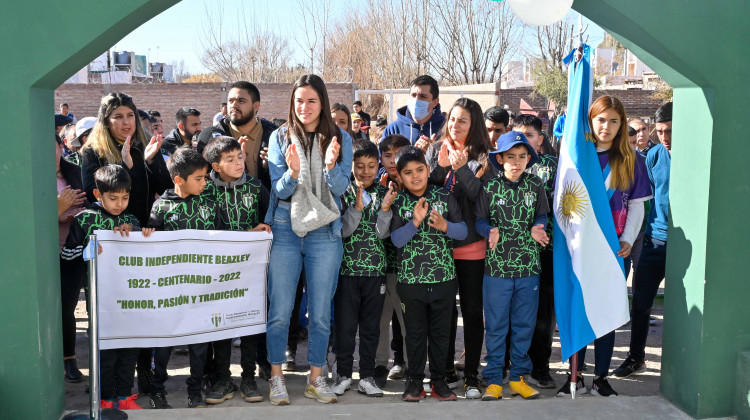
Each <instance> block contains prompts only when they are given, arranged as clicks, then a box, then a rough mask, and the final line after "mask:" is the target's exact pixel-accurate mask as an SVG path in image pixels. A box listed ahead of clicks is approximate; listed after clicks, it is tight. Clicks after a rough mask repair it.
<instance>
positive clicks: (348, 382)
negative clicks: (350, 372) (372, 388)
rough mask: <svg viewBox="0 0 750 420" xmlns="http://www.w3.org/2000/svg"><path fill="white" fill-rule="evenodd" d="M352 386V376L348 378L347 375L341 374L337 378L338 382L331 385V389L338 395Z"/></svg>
mask: <svg viewBox="0 0 750 420" xmlns="http://www.w3.org/2000/svg"><path fill="white" fill-rule="evenodd" d="M351 386H352V378H347V377H346V376H339V377H337V378H336V382H335V383H334V384H333V386H332V387H331V390H332V391H333V392H334V393H335V394H336V395H344V392H346V391H347V390H348V389H349V388H350V387H351Z"/></svg>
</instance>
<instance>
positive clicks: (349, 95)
mask: <svg viewBox="0 0 750 420" xmlns="http://www.w3.org/2000/svg"><path fill="white" fill-rule="evenodd" d="M257 86H258V89H259V90H260V97H261V103H262V105H261V108H260V112H259V114H260V116H261V117H263V118H266V119H269V120H270V119H273V118H283V119H286V118H287V113H288V107H289V99H290V95H291V87H292V85H291V84H290V83H266V84H258V85H257ZM326 87H327V89H328V97H329V99H330V101H331V103H333V102H343V103H344V104H347V105H350V104H351V103H352V102H353V101H354V90H355V88H356V85H354V84H350V83H327V84H326ZM110 88H111V90H112V91H121V92H124V93H127V94H128V95H131V96H132V97H133V100H134V101H135V104H136V105H137V106H138V107H139V108H140V109H155V110H157V111H159V112H161V114H162V117H163V118H164V121H165V123H166V125H167V126H169V125H170V124H171V121H170V118H171V116H172V115H174V114H175V112H177V110H178V109H179V108H181V107H183V106H192V107H194V108H196V109H198V110H199V111H201V112H202V113H203V115H202V121H203V124H204V125H205V124H210V119H211V118H213V116H214V114H216V113H217V112H218V111H219V104H220V103H221V102H224V101H226V95H227V92H226V91H225V90H222V89H226V88H227V84H225V83H180V84H177V83H173V84H137V83H136V84H115V85H104V84H65V85H62V86H60V87H59V88H57V90H55V109H58V107H59V104H60V103H62V102H67V103H68V104H69V105H70V111H71V112H72V113H74V114H75V115H76V116H77V117H78V118H81V117H85V116H96V114H97V112H98V109H99V102H100V100H101V98H102V96H104V95H105V94H107V93H108V92H109V89H110ZM601 95H612V96H615V97H617V98H619V99H620V100H621V101H622V102H623V104H624V105H625V111H626V112H627V114H628V115H629V116H653V115H654V113H655V112H656V110H657V109H658V108H659V106H660V105H661V101H659V100H657V99H654V98H652V95H653V91H649V90H640V89H631V90H612V91H605V90H597V91H595V92H594V99H596V98H597V97H599V96H601ZM469 96H470V95H469ZM522 99H523V100H524V101H526V103H528V104H529V105H530V106H531V107H533V108H535V109H543V108H544V107H545V102H546V101H545V99H544V98H543V97H540V96H537V97H536V98H533V99H532V98H531V89H530V88H517V89H503V90H501V91H500V104H501V105H506V104H507V105H508V106H509V107H510V109H511V110H512V111H514V112H517V111H518V108H519V106H520V103H521V100H522ZM443 107H444V108H443V109H444V110H445V111H447V110H448V109H449V108H450V104H446V103H444V104H443ZM166 131H168V130H166Z"/></svg>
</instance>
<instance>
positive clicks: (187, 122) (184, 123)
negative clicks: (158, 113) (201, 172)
mask: <svg viewBox="0 0 750 420" xmlns="http://www.w3.org/2000/svg"><path fill="white" fill-rule="evenodd" d="M200 116H201V113H200V112H199V111H198V110H197V109H195V108H190V107H187V106H186V107H183V108H180V110H179V111H177V114H176V115H175V122H176V123H177V128H175V129H174V130H172V132H171V133H169V135H168V136H167V137H164V142H163V143H162V146H161V149H162V150H161V152H162V154H163V155H165V156H172V154H173V153H174V152H175V151H176V150H177V148H178V147H182V146H187V147H191V146H192V144H193V136H197V135H198V133H200V132H201V118H200Z"/></svg>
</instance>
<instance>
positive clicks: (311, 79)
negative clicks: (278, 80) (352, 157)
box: [287, 74, 343, 162]
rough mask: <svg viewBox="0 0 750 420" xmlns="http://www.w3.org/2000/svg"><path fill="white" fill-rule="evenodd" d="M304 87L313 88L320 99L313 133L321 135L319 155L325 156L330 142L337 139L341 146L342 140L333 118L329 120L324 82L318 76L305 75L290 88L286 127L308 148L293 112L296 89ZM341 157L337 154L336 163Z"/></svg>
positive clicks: (328, 105) (328, 107)
mask: <svg viewBox="0 0 750 420" xmlns="http://www.w3.org/2000/svg"><path fill="white" fill-rule="evenodd" d="M306 86H309V87H311V88H313V90H315V92H317V94H318V98H319V99H320V117H319V120H318V126H317V127H316V128H315V132H316V133H317V134H320V135H321V139H320V155H321V156H325V154H326V149H328V145H329V144H331V140H332V139H333V138H334V137H337V138H338V142H339V144H340V145H341V144H343V139H342V138H341V134H342V133H341V130H340V129H339V128H338V127H337V126H336V124H334V123H333V118H331V112H330V111H329V110H330V109H331V104H330V102H329V101H328V91H327V90H326V84H325V82H323V79H321V78H320V76H318V75H316V74H306V75H304V76H301V77H300V78H299V79H297V81H296V82H294V86H292V95H291V98H290V99H289V119H288V120H287V126H288V127H289V131H291V134H293V135H295V136H297V138H298V139H299V140H300V142H302V144H303V145H305V146H308V145H306V144H305V143H306V142H307V141H308V140H307V136H306V135H305V127H304V126H303V125H302V121H300V120H299V118H298V117H297V113H296V112H294V108H295V106H294V94H295V92H297V89H299V88H302V87H306ZM342 155H343V153H339V157H338V162H341V158H342Z"/></svg>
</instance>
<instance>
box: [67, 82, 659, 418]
mask: <svg viewBox="0 0 750 420" xmlns="http://www.w3.org/2000/svg"><path fill="white" fill-rule="evenodd" d="M439 93H440V92H439V86H438V83H437V81H436V80H435V79H433V78H432V77H430V76H427V75H423V76H419V77H417V78H416V79H414V80H413V81H412V82H411V85H410V99H409V102H408V104H407V105H406V106H404V107H402V108H399V109H398V110H397V116H396V120H395V121H393V122H391V123H390V124H388V123H387V122H386V121H385V120H384V119H383V118H375V119H373V118H371V117H370V115H369V114H367V113H365V112H364V110H363V109H362V103H361V102H360V101H356V102H354V103H353V104H352V105H353V111H354V112H350V110H349V108H348V107H347V106H346V105H345V104H342V103H334V104H331V103H330V102H329V98H328V93H327V90H326V86H325V83H324V82H323V80H322V79H321V78H320V77H319V76H316V75H313V74H310V75H305V76H302V77H300V78H299V79H298V80H297V81H296V82H295V83H294V85H293V87H292V91H291V96H290V102H289V110H288V118H287V119H286V120H285V121H279V120H276V121H274V122H272V121H268V120H265V119H263V118H260V117H259V116H258V115H259V111H260V107H261V98H260V92H259V91H258V89H257V87H256V86H255V85H253V84H252V83H249V82H245V81H239V82H235V83H233V84H232V85H231V86H230V88H229V90H228V92H227V98H226V102H225V103H222V104H221V111H220V112H219V113H217V114H216V115H215V116H214V117H213V125H212V126H210V127H209V128H203V127H202V126H201V112H200V111H198V110H197V109H194V108H190V107H183V108H180V109H179V110H177V111H176V113H175V128H174V129H173V130H172V131H171V132H169V133H168V134H167V135H166V136H163V134H164V122H163V120H162V116H161V113H160V112H158V111H154V110H150V111H146V110H140V109H138V108H137V107H136V105H135V103H134V101H133V98H131V97H130V96H128V95H126V94H124V93H118V92H115V93H111V94H108V95H106V96H104V97H103V98H102V100H101V103H100V107H99V112H98V115H97V117H85V118H81V119H76V118H75V116H73V115H72V114H71V113H69V110H68V106H67V104H63V105H62V106H61V108H60V113H59V114H56V116H55V121H56V122H55V125H56V131H57V135H56V147H57V149H56V150H57V160H56V164H57V189H58V219H59V231H60V232H59V234H60V235H59V238H60V244H59V245H60V271H61V300H62V310H63V317H62V319H63V326H62V327H63V328H62V331H63V357H64V360H65V378H66V379H67V380H68V381H72V382H79V381H81V380H83V375H82V373H81V372H80V370H79V369H78V367H77V365H76V355H75V339H76V336H75V334H76V330H75V318H74V310H75V307H76V304H77V303H78V299H79V295H80V290H81V288H82V287H84V286H85V284H86V269H85V265H84V263H83V260H82V253H83V249H84V248H85V247H86V245H87V244H86V242H87V238H88V235H89V234H90V233H91V232H93V231H94V230H96V229H105V230H114V231H115V232H119V233H120V234H122V235H130V234H131V232H133V231H141V232H142V235H143V236H144V237H146V238H148V237H149V236H150V235H151V234H152V232H154V231H175V230H183V229H198V230H231V231H256V232H269V233H272V234H273V242H272V245H271V252H270V257H269V267H268V287H267V291H268V296H267V297H268V303H269V305H268V316H267V326H266V333H265V334H258V335H253V336H246V337H240V338H238V339H237V340H236V341H234V346H236V347H239V348H240V354H241V368H242V374H241V380H240V383H239V386H237V385H235V383H234V380H233V378H232V375H231V372H230V366H231V364H230V356H231V352H232V347H233V340H230V339H227V340H221V341H215V342H210V343H191V344H190V345H188V346H187V349H186V351H187V352H188V353H189V360H190V375H189V377H188V379H187V390H188V406H189V407H191V408H192V407H205V406H206V405H207V404H221V403H223V402H224V401H226V400H227V399H230V398H233V397H234V394H235V393H236V392H237V391H239V392H240V393H241V395H242V397H243V398H244V399H245V400H246V401H248V402H260V401H263V400H264V399H265V397H266V396H265V395H263V394H261V392H260V391H259V389H258V385H257V382H256V372H257V376H258V377H259V378H262V379H264V380H267V381H268V383H269V388H270V392H269V394H268V399H269V400H270V402H271V404H274V405H287V404H289V403H290V402H291V399H290V395H289V394H288V392H287V388H286V383H285V379H284V372H285V371H293V370H295V369H296V349H297V344H296V343H297V341H298V338H299V331H300V329H301V327H300V319H301V318H302V319H304V321H303V322H306V330H305V331H306V337H307V341H308V343H307V362H308V364H309V366H310V372H309V375H308V379H307V385H306V388H305V391H304V396H305V397H307V398H311V399H314V400H316V401H318V402H321V403H333V402H336V401H337V400H338V399H339V398H340V397H341V396H343V395H345V394H346V392H347V390H349V389H350V388H351V387H352V386H353V385H354V382H353V376H354V372H353V368H354V360H355V348H356V347H357V346H356V344H357V343H356V339H357V337H359V354H358V361H359V363H358V365H359V372H358V376H359V380H358V382H357V384H356V387H357V391H358V392H360V393H362V394H364V395H367V396H370V397H381V396H383V388H384V386H385V384H386V381H387V380H401V379H405V384H404V391H403V394H402V396H401V398H402V399H403V400H404V401H419V400H421V399H423V398H425V397H426V396H427V392H426V391H425V387H424V385H423V381H424V378H425V368H426V367H427V360H428V359H429V377H430V386H429V395H430V397H434V398H437V399H439V400H442V401H452V400H456V399H457V397H456V393H455V392H454V391H453V390H454V389H457V388H458V386H459V384H460V382H461V379H460V378H459V376H458V370H463V394H464V396H465V398H467V399H482V400H487V401H491V400H498V399H500V398H502V389H503V385H505V384H507V386H508V387H509V388H510V392H511V394H512V395H520V396H521V397H523V398H525V399H533V398H537V397H538V396H539V391H538V389H537V388H546V389H554V388H557V385H558V384H556V383H555V380H554V379H553V378H552V376H551V375H550V358H551V355H552V341H553V335H554V331H555V323H556V321H555V309H554V287H553V284H554V276H553V258H552V248H553V241H552V239H553V238H552V232H553V223H554V219H555V217H554V212H553V210H552V197H553V189H554V185H555V174H556V172H557V158H556V155H557V150H558V148H559V140H560V139H559V135H557V134H559V133H561V132H562V130H561V129H560V127H559V125H560V123H558V124H557V125H556V127H555V130H554V134H551V132H550V130H548V125H549V121H548V120H546V116H545V118H540V117H539V116H537V115H530V114H519V115H512V114H510V113H509V112H508V110H506V109H503V108H501V107H497V106H495V107H491V108H489V109H486V110H484V111H483V110H482V109H481V107H480V105H479V104H478V103H477V102H476V101H474V100H472V99H468V98H461V99H459V100H457V101H456V102H455V103H453V104H452V106H451V107H450V109H449V110H448V111H447V112H445V113H443V112H442V111H441V106H440V97H439ZM671 106H672V104H671V103H667V104H665V105H663V106H662V107H661V108H660V109H659V110H658V111H657V113H656V115H655V122H656V124H655V127H654V128H655V130H654V131H655V133H656V138H655V139H652V138H651V136H650V130H649V126H648V124H647V123H646V122H645V121H644V120H642V119H639V118H635V119H631V120H628V119H627V117H626V114H625V109H624V107H623V105H622V103H621V102H620V101H619V100H618V99H617V98H615V97H611V96H603V97H600V98H598V99H596V101H594V103H593V105H592V107H591V109H590V111H589V115H588V119H589V124H590V127H591V132H592V134H593V137H594V140H595V144H596V148H597V153H598V155H599V161H600V164H601V169H602V170H603V171H604V172H609V176H607V177H603V178H602V179H603V182H604V184H605V187H606V188H607V189H608V190H609V191H611V194H610V207H611V210H612V217H613V220H614V222H615V227H616V231H617V235H618V237H619V240H620V245H621V249H620V251H619V252H618V256H620V257H622V258H625V259H626V267H627V268H628V269H629V268H630V266H631V265H632V267H633V270H634V280H633V308H632V320H633V322H632V336H631V342H630V351H629V355H628V357H627V359H626V360H625V361H624V362H623V364H622V365H621V366H619V367H618V368H617V369H615V370H614V372H612V374H613V375H615V376H617V377H625V376H629V375H633V374H638V373H641V372H643V371H645V369H646V365H645V363H646V362H645V345H646V337H647V334H648V326H649V315H650V311H651V307H652V305H653V301H654V298H655V296H656V293H657V290H658V287H659V284H660V282H661V280H662V279H663V278H664V265H665V255H666V252H665V250H666V241H667V238H666V232H667V217H668V201H669V198H668V197H669V166H670V159H671V154H670V153H671V114H672V108H671ZM560 120H562V119H560ZM605 178H606V181H605ZM199 207H200V208H201V209H203V210H204V211H197V210H196V209H198V208H199ZM205 209H209V210H210V211H205ZM631 260H632V262H631ZM332 261H335V262H336V263H335V264H332V263H331V262H332ZM100 282H101V287H107V286H106V284H107V283H106V282H107V276H106V275H102V276H100ZM457 296H458V297H459V298H460V309H461V315H462V317H463V333H464V346H465V348H464V350H463V353H464V357H463V361H462V362H461V363H460V364H458V363H456V361H455V360H454V359H455V354H456V334H457V330H458V328H457V326H458V307H457V305H456V298H457ZM305 314H306V317H305V316H304V315H305ZM483 346H486V350H487V353H486V356H485V362H486V366H485V367H484V369H481V370H480V367H481V366H480V365H481V363H480V362H481V354H482V348H483ZM613 346H614V331H612V332H611V333H609V334H607V335H605V336H603V337H600V338H599V339H597V340H596V341H595V367H594V378H593V383H592V386H591V388H590V391H591V393H592V394H595V395H601V396H612V395H617V392H616V391H615V390H614V389H612V387H611V385H610V384H609V382H608V380H607V377H608V376H609V375H610V362H611V358H612V352H613ZM390 350H392V351H393V357H392V358H391V354H390ZM174 351H175V349H174V348H172V347H162V348H146V349H114V350H102V351H101V355H100V360H101V406H102V407H104V408H121V409H138V408H141V407H140V406H139V405H138V404H137V403H136V401H135V396H134V394H133V388H134V386H135V378H136V374H137V379H138V391H139V393H141V394H147V395H150V405H151V407H152V408H156V409H164V408H171V406H170V404H169V402H168V400H167V394H166V391H165V382H166V381H167V380H168V375H167V368H168V366H169V361H170V357H171V355H172V354H173V352H174ZM329 354H332V355H333V358H334V359H335V364H334V366H333V379H332V380H329V374H328V368H329V366H328V360H329ZM391 360H393V362H392V363H390V361H391ZM584 362H585V348H584V349H583V350H581V352H580V353H579V357H578V368H579V369H578V372H579V374H578V376H577V377H576V378H571V375H570V374H569V375H568V377H567V380H566V382H565V383H564V384H562V386H561V387H560V388H559V391H558V395H565V394H569V393H570V383H571V381H575V382H576V384H577V387H578V392H586V391H588V390H589V388H587V387H586V385H585V383H584V378H583V376H582V374H581V373H580V372H582V368H583V365H584ZM389 364H390V368H389Z"/></svg>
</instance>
